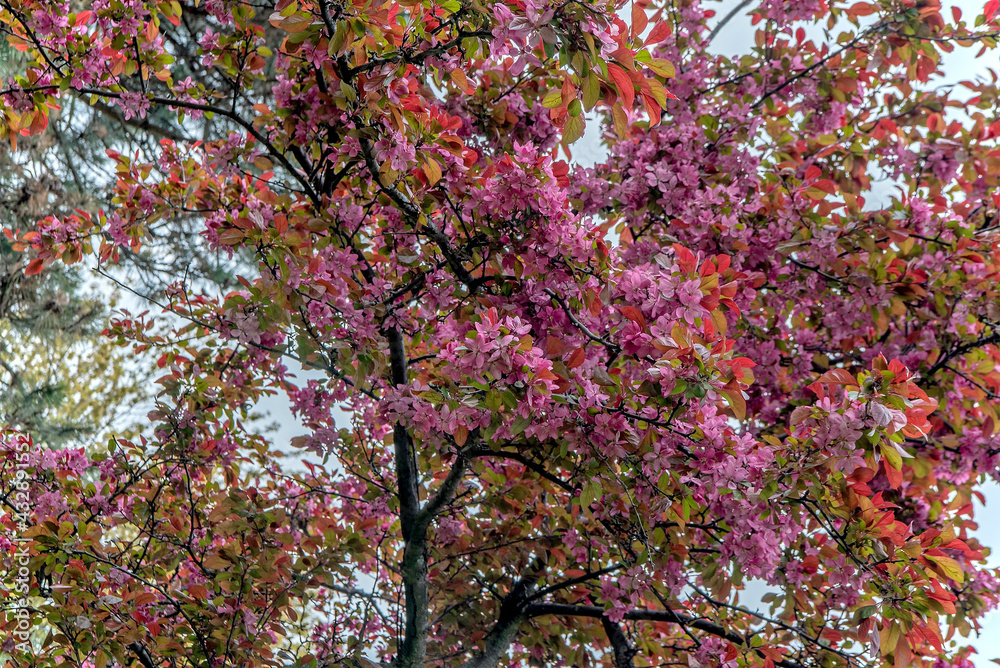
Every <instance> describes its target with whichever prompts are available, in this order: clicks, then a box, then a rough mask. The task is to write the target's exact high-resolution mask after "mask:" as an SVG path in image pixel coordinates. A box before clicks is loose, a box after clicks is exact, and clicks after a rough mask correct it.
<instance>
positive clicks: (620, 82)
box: [608, 63, 635, 109]
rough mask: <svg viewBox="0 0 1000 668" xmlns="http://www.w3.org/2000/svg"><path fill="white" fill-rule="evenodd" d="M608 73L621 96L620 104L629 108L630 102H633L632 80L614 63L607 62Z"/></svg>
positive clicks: (633, 89)
mask: <svg viewBox="0 0 1000 668" xmlns="http://www.w3.org/2000/svg"><path fill="white" fill-rule="evenodd" d="M608 75H609V76H610V77H611V80H612V81H613V82H614V84H615V88H617V89H618V94H619V95H621V96H622V106H624V107H625V108H626V109H631V108H632V103H634V102H635V88H634V86H633V84H632V80H631V79H629V77H628V75H627V74H626V73H625V70H623V69H622V68H620V67H618V66H617V65H615V64H614V63H608Z"/></svg>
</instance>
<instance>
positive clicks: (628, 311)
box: [618, 306, 646, 331]
mask: <svg viewBox="0 0 1000 668" xmlns="http://www.w3.org/2000/svg"><path fill="white" fill-rule="evenodd" d="M618 310H619V311H621V314H622V315H623V316H625V317H626V318H628V319H629V320H631V321H632V322H634V323H635V324H637V325H639V329H641V330H643V331H646V317H645V316H644V315H642V311H640V310H639V309H637V308H636V307H634V306H622V307H620V308H619V309H618Z"/></svg>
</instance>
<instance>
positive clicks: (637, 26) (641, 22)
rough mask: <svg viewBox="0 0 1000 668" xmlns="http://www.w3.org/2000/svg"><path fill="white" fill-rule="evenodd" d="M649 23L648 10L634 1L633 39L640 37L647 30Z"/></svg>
mask: <svg viewBox="0 0 1000 668" xmlns="http://www.w3.org/2000/svg"><path fill="white" fill-rule="evenodd" d="M647 25H649V18H647V17H646V10H644V9H643V8H642V7H640V6H639V3H638V2H633V3H632V39H635V38H636V37H639V36H641V35H642V33H644V32H646V26H647Z"/></svg>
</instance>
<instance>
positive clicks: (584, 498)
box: [580, 478, 604, 508]
mask: <svg viewBox="0 0 1000 668" xmlns="http://www.w3.org/2000/svg"><path fill="white" fill-rule="evenodd" d="M602 494H604V490H603V489H601V482H600V480H598V479H597V478H591V479H590V480H589V481H587V484H586V485H584V486H583V490H581V492H580V506H581V507H583V508H589V507H590V505H591V504H592V503H594V502H595V501H597V500H598V499H600V498H601V495H602Z"/></svg>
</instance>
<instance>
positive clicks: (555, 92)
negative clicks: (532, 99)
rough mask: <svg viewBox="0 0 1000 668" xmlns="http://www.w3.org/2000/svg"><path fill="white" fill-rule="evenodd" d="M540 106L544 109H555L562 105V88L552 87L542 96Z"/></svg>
mask: <svg viewBox="0 0 1000 668" xmlns="http://www.w3.org/2000/svg"><path fill="white" fill-rule="evenodd" d="M542 106H543V107H545V108H546V109H555V108H556V107H559V106H562V90H560V89H558V88H553V89H552V90H550V91H549V92H548V93H546V94H545V97H543V98H542Z"/></svg>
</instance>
